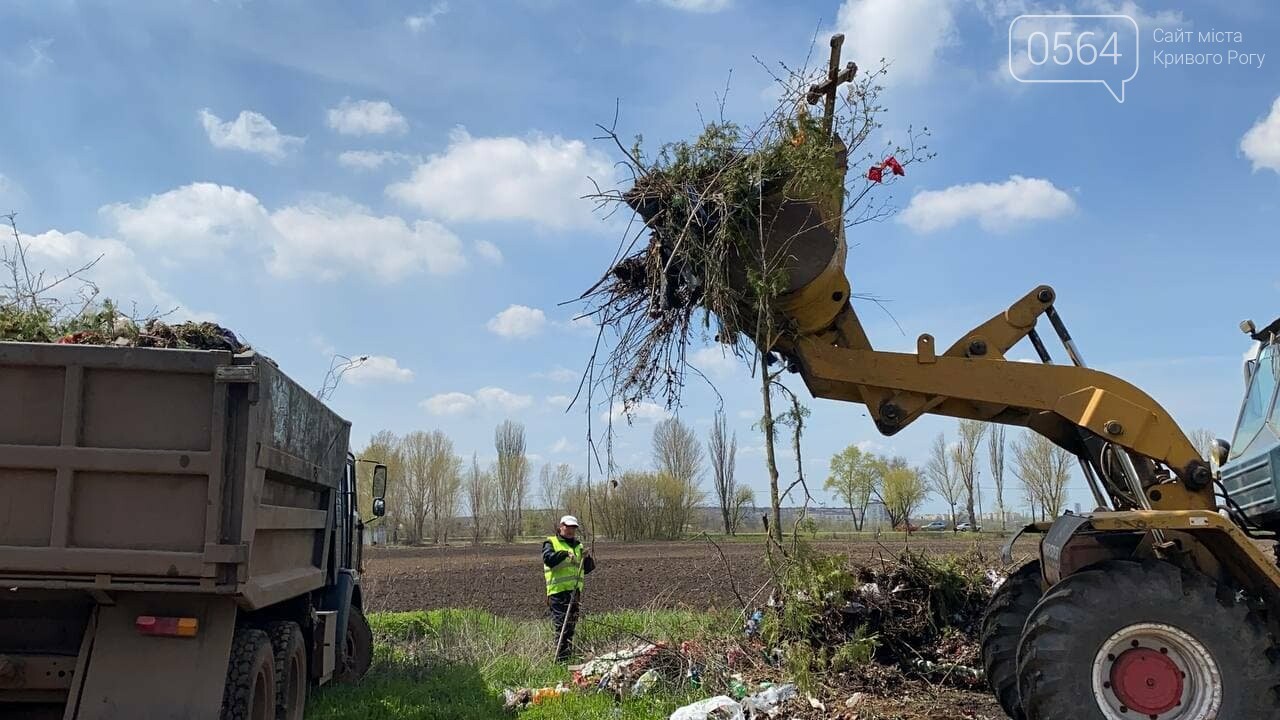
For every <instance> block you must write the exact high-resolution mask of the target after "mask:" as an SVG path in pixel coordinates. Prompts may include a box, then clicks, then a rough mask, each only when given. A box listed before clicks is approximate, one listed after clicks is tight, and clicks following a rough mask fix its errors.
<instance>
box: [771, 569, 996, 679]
mask: <svg viewBox="0 0 1280 720" xmlns="http://www.w3.org/2000/svg"><path fill="white" fill-rule="evenodd" d="M997 577H998V575H997V574H996V573H995V565H994V564H993V563H991V562H990V561H988V560H987V558H985V557H984V556H982V555H981V554H980V553H976V552H975V553H970V554H967V555H960V556H955V557H947V558H931V557H928V556H925V555H921V554H912V553H904V554H902V555H901V556H899V557H897V558H894V559H891V560H890V559H884V560H882V561H881V563H880V565H879V566H878V567H873V566H862V567H857V568H854V569H853V570H852V571H850V569H849V568H848V567H847V566H846V563H845V560H844V558H842V557H840V556H824V555H817V554H813V553H809V554H806V555H803V556H801V557H799V558H798V559H796V560H795V561H794V562H793V563H792V564H791V565H790V566H789V567H788V569H787V570H786V572H785V573H784V575H783V577H782V579H781V581H780V583H779V585H778V588H777V590H776V592H775V594H774V596H773V598H772V599H771V602H770V610H771V616H770V618H769V622H768V623H767V630H766V631H765V633H764V634H765V636H766V642H772V643H776V644H777V645H778V646H779V647H781V648H783V652H784V653H785V654H787V655H788V656H789V663H788V664H789V665H790V666H791V669H792V671H793V672H796V673H799V674H803V673H804V672H823V671H831V672H836V673H840V672H849V671H853V670H855V669H859V668H861V667H862V666H864V665H868V664H870V663H876V664H878V665H881V666H888V667H891V668H894V669H895V670H897V671H899V672H901V673H902V674H903V675H904V676H906V677H920V678H926V679H932V680H939V681H944V682H949V683H950V684H954V685H957V686H961V687H969V686H973V685H976V684H979V683H980V682H981V680H982V676H981V672H980V670H979V669H978V668H979V667H980V665H981V663H980V662H979V639H978V635H979V631H980V625H981V621H982V614H983V613H984V612H985V610H986V607H987V603H988V602H989V600H990V598H991V595H992V593H993V592H994V589H995V585H996V578H997Z"/></svg>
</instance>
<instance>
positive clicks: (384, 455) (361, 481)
mask: <svg viewBox="0 0 1280 720" xmlns="http://www.w3.org/2000/svg"><path fill="white" fill-rule="evenodd" d="M400 451H401V442H400V437H399V436H398V435H396V434H395V433H393V432H391V431H390V430H381V431H379V432H376V433H374V434H373V437H371V438H369V444H368V445H366V446H365V447H364V449H363V450H361V451H360V459H361V460H368V461H369V462H362V463H357V464H356V507H358V508H359V509H360V511H361V513H362V514H363V515H364V516H365V517H369V511H370V510H371V509H372V508H373V467H374V465H375V464H376V463H381V464H383V465H386V466H387V476H388V477H389V478H390V479H391V481H390V482H388V483H387V497H386V498H384V501H385V502H386V510H387V512H386V514H385V515H384V516H383V519H382V520H381V521H380V522H381V523H382V525H383V526H384V527H386V528H387V530H388V538H387V539H388V540H394V539H395V538H394V534H395V531H396V527H397V524H398V520H399V517H400V513H401V512H402V509H401V506H400V504H399V501H400V497H401V495H402V493H403V490H404V467H403V465H404V463H403V462H402V460H401V452H400Z"/></svg>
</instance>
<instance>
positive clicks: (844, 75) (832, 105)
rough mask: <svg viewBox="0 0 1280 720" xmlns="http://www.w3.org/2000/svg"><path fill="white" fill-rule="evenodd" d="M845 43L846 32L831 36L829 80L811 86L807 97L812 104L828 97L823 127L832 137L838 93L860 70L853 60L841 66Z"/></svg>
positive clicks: (828, 135)
mask: <svg viewBox="0 0 1280 720" xmlns="http://www.w3.org/2000/svg"><path fill="white" fill-rule="evenodd" d="M842 45H844V33H836V34H835V35H832V36H831V61H830V62H829V63H828V64H827V81H826V82H824V83H819V84H817V85H810V86H809V94H808V95H806V96H805V99H806V100H808V101H809V104H810V105H817V104H818V101H819V100H822V99H824V98H825V99H826V101H827V103H826V107H825V108H823V113H822V128H823V130H825V131H826V133H827V137H831V125H832V123H833V122H834V120H835V115H836V93H837V91H839V89H840V86H841V85H843V84H845V83H847V82H853V76H854V75H855V74H857V72H858V66H857V65H856V64H854V63H853V62H849V63H848V64H846V65H845V66H844V69H841V68H840V46H842Z"/></svg>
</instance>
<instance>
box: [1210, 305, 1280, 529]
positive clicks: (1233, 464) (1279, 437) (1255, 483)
mask: <svg viewBox="0 0 1280 720" xmlns="http://www.w3.org/2000/svg"><path fill="white" fill-rule="evenodd" d="M1242 328H1243V329H1245V331H1246V332H1247V333H1249V334H1250V336H1251V337H1252V338H1253V339H1254V345H1253V347H1252V348H1251V349H1250V351H1249V352H1248V353H1247V354H1246V356H1245V363H1244V375H1245V396H1244V402H1243V403H1241V407H1240V415H1239V417H1238V419H1237V421H1236V431H1235V434H1234V436H1233V437H1232V440H1231V449H1230V452H1229V453H1228V455H1227V462H1226V464H1225V465H1224V466H1223V468H1222V482H1223V485H1224V486H1225V487H1226V490H1227V492H1228V493H1229V494H1230V495H1231V498H1232V499H1233V500H1235V502H1236V503H1237V504H1238V505H1239V506H1240V507H1241V509H1243V510H1244V512H1245V514H1246V515H1248V516H1249V517H1250V518H1251V519H1252V520H1253V521H1254V522H1256V523H1257V524H1258V525H1261V526H1263V527H1266V528H1280V401H1277V393H1278V392H1280V341H1277V338H1276V334H1277V331H1280V320H1277V321H1276V322H1274V323H1272V324H1271V325H1270V326H1268V327H1267V328H1265V329H1263V330H1261V331H1258V330H1254V329H1253V328H1252V325H1251V324H1250V325H1248V326H1242Z"/></svg>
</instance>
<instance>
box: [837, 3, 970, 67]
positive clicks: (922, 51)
mask: <svg viewBox="0 0 1280 720" xmlns="http://www.w3.org/2000/svg"><path fill="white" fill-rule="evenodd" d="M953 9H954V4H953V3H952V2H951V0H845V2H844V3H842V4H841V5H840V9H839V10H838V11H837V12H836V31H837V32H842V33H844V34H845V48H848V49H849V50H846V54H848V52H849V51H850V50H851V51H853V52H855V53H856V54H857V57H858V59H859V62H858V64H859V65H862V66H866V67H867V68H873V67H878V66H879V61H880V59H881V58H884V59H885V60H887V61H889V63H890V66H889V77H890V78H892V80H893V81H894V82H895V83H903V84H912V83H920V82H923V81H924V80H926V79H927V78H928V77H929V75H930V73H931V72H932V70H933V67H934V63H935V62H936V61H937V59H938V55H939V54H940V53H941V51H942V50H943V49H944V48H945V47H947V46H948V45H951V44H953V43H954V42H955V37H956V30H955V18H954V13H953ZM824 45H825V43H824Z"/></svg>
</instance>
